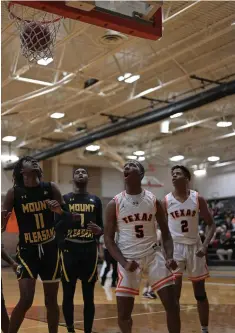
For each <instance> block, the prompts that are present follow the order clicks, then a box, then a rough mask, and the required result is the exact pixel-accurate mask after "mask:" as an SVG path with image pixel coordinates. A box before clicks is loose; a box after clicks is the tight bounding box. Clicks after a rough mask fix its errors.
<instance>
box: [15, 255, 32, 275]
mask: <svg viewBox="0 0 235 333" xmlns="http://www.w3.org/2000/svg"><path fill="white" fill-rule="evenodd" d="M17 255H18V258H19V259H20V261H21V263H22V265H23V266H24V267H25V268H26V269H27V272H28V273H29V275H30V277H31V278H32V279H35V278H34V276H33V273H32V272H31V270H30V269H29V266H28V265H27V264H26V262H25V261H24V260H23V259H22V258H21V256H20V254H19V253H18V254H17Z"/></svg>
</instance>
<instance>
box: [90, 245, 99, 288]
mask: <svg viewBox="0 0 235 333" xmlns="http://www.w3.org/2000/svg"><path fill="white" fill-rule="evenodd" d="M97 263H98V249H97V248H96V262H95V267H94V270H93V272H92V274H91V277H90V279H89V280H88V282H91V280H92V279H93V277H94V275H95V272H96V267H97Z"/></svg>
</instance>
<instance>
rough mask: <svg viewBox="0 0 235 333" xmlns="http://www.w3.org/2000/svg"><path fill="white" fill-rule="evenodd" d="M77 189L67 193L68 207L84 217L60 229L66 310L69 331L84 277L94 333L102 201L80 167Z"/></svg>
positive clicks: (87, 318) (87, 317)
mask: <svg viewBox="0 0 235 333" xmlns="http://www.w3.org/2000/svg"><path fill="white" fill-rule="evenodd" d="M73 182H74V192H71V193H68V194H66V195H64V201H65V204H66V206H67V209H68V210H69V211H70V212H71V213H73V212H76V213H79V214H80V216H81V220H80V221H79V222H78V221H74V222H69V223H68V222H67V223H66V222H63V221H60V222H59V223H58V227H57V231H59V232H60V233H61V231H62V232H63V233H64V234H65V240H64V242H62V243H60V244H61V246H60V247H61V249H62V254H61V266H62V285H63V304H62V308H63V313H64V318H65V322H66V325H67V330H68V332H70V333H72V332H75V330H74V294H75V290H76V282H77V279H80V280H81V283H82V293H83V300H84V312H83V315H84V332H85V333H91V332H92V326H93V321H94V316H95V305H94V289H95V283H96V281H97V262H98V247H97V239H98V238H99V236H100V235H102V234H103V219H102V204H101V200H100V199H99V198H98V197H97V196H95V195H92V194H89V193H88V192H87V185H88V173H87V171H86V170H85V169H83V168H79V169H77V170H76V171H75V172H74V176H73Z"/></svg>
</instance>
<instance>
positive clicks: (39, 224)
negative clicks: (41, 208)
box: [34, 213, 45, 229]
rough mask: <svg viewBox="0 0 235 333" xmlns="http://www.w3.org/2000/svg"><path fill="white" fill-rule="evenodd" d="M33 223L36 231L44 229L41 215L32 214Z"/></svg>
mask: <svg viewBox="0 0 235 333" xmlns="http://www.w3.org/2000/svg"><path fill="white" fill-rule="evenodd" d="M34 217H35V221H36V227H37V229H43V228H44V227H45V224H44V219H43V214H42V213H40V214H34Z"/></svg>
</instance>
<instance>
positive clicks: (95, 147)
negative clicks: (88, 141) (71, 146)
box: [86, 145, 100, 151]
mask: <svg viewBox="0 0 235 333" xmlns="http://www.w3.org/2000/svg"><path fill="white" fill-rule="evenodd" d="M99 149H100V146H99V145H90V146H87V147H86V150H87V151H97V150H99Z"/></svg>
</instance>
